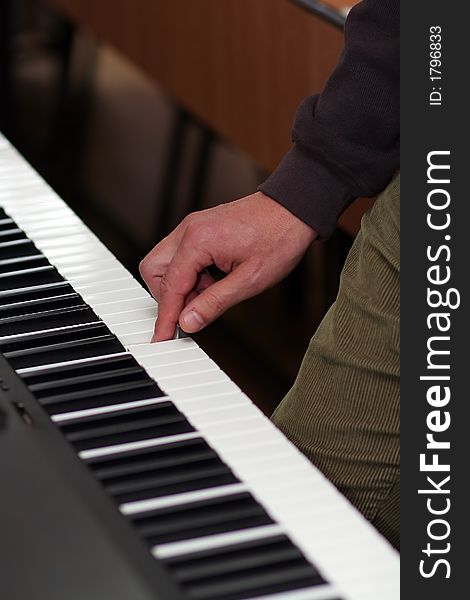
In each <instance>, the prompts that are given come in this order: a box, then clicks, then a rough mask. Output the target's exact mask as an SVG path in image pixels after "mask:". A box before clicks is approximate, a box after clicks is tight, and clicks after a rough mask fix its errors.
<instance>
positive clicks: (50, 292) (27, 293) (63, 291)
mask: <svg viewBox="0 0 470 600" xmlns="http://www.w3.org/2000/svg"><path fill="white" fill-rule="evenodd" d="M75 293H76V292H75V290H74V289H73V287H72V286H71V285H70V284H69V283H67V282H66V281H64V282H63V283H60V282H58V283H54V284H49V285H47V286H45V287H35V288H32V289H27V288H26V289H25V288H21V289H19V290H14V291H11V292H8V291H7V292H1V293H0V306H7V305H9V304H18V303H19V302H29V301H31V300H41V299H45V298H52V297H56V296H65V295H67V294H75Z"/></svg>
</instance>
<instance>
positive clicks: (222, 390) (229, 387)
mask: <svg viewBox="0 0 470 600" xmlns="http://www.w3.org/2000/svg"><path fill="white" fill-rule="evenodd" d="M240 391H241V390H240V388H239V387H238V385H236V384H235V383H234V382H233V381H230V380H229V379H228V378H227V379H226V380H224V381H215V382H213V383H204V384H202V385H199V386H195V387H192V388H185V389H182V390H173V391H172V392H171V397H172V399H173V400H174V401H175V402H184V401H185V400H200V399H206V398H213V397H218V396H220V395H222V394H231V393H232V392H240Z"/></svg>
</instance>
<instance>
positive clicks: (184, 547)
mask: <svg viewBox="0 0 470 600" xmlns="http://www.w3.org/2000/svg"><path fill="white" fill-rule="evenodd" d="M283 533H286V532H285V531H284V529H283V528H282V527H280V526H279V525H262V526H260V527H251V528H250V529H243V530H240V531H230V532H228V533H217V534H215V535H210V536H205V537H199V538H194V539H192V540H184V541H182V542H168V543H167V544H160V545H159V546H154V547H153V548H152V554H153V555H154V556H155V558H161V559H165V558H172V557H174V556H181V555H183V554H192V553H193V552H202V551H204V550H211V549H213V548H223V547H224V546H231V545H234V544H242V543H244V542H251V541H254V540H261V539H264V538H270V537H274V536H276V535H281V534H283Z"/></svg>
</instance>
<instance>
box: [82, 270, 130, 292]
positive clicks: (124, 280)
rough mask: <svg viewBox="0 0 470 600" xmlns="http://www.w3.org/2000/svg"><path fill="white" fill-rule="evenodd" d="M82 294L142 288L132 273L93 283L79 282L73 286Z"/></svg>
mask: <svg viewBox="0 0 470 600" xmlns="http://www.w3.org/2000/svg"><path fill="white" fill-rule="evenodd" d="M73 287H74V288H75V289H76V291H77V292H79V293H80V294H81V293H83V294H85V293H90V294H99V293H101V292H103V293H106V292H116V293H118V292H121V291H124V290H129V289H132V288H137V289H139V288H140V285H139V283H138V282H137V281H136V280H135V279H134V278H133V277H132V275H131V274H130V273H126V274H125V275H121V276H119V277H118V278H117V279H113V280H109V281H99V282H93V283H87V282H83V283H82V282H80V283H79V282H77V283H76V284H74V286H73Z"/></svg>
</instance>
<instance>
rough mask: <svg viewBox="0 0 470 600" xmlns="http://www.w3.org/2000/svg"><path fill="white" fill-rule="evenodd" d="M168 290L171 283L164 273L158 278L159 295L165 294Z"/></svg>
mask: <svg viewBox="0 0 470 600" xmlns="http://www.w3.org/2000/svg"><path fill="white" fill-rule="evenodd" d="M170 291H171V284H170V282H169V281H168V277H167V275H166V273H165V274H164V275H163V277H162V278H161V280H160V296H165V295H166V294H168V293H169V292H170Z"/></svg>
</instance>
